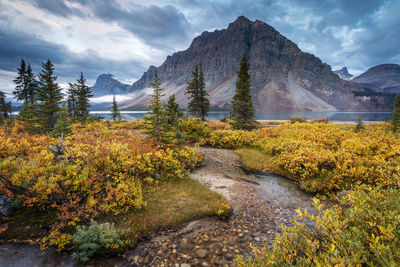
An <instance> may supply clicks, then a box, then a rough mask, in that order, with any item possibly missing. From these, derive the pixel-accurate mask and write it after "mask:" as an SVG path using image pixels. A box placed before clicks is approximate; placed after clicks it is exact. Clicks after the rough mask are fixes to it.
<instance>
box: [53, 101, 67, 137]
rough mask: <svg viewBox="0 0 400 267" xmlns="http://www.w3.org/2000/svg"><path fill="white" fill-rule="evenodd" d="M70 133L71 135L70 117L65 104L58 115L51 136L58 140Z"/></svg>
mask: <svg viewBox="0 0 400 267" xmlns="http://www.w3.org/2000/svg"><path fill="white" fill-rule="evenodd" d="M69 133H71V121H70V119H69V117H68V110H67V108H66V107H65V104H64V105H63V107H62V108H61V110H60V111H59V112H58V114H57V121H56V124H55V125H54V128H53V130H52V131H51V133H50V135H51V136H53V137H55V138H58V137H60V136H61V134H63V136H67V135H68V134H69Z"/></svg>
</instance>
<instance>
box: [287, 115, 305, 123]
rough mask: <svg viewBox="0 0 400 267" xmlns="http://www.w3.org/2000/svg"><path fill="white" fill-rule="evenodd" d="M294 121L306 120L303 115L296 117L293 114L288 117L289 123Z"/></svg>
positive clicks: (301, 121) (302, 121)
mask: <svg viewBox="0 0 400 267" xmlns="http://www.w3.org/2000/svg"><path fill="white" fill-rule="evenodd" d="M296 122H298V123H304V122H307V120H306V119H304V117H303V116H298V117H297V116H293V117H291V118H290V123H296Z"/></svg>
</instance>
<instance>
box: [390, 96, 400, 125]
mask: <svg viewBox="0 0 400 267" xmlns="http://www.w3.org/2000/svg"><path fill="white" fill-rule="evenodd" d="M392 125H393V131H394V132H397V131H398V129H399V128H400V94H398V95H397V96H396V100H395V101H394V105H393V120H392Z"/></svg>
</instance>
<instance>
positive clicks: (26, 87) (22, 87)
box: [13, 59, 37, 104]
mask: <svg viewBox="0 0 400 267" xmlns="http://www.w3.org/2000/svg"><path fill="white" fill-rule="evenodd" d="M17 71H18V76H17V77H16V78H15V79H14V83H15V84H16V86H15V90H14V92H13V93H14V95H16V96H17V100H18V101H24V103H30V104H33V103H34V102H35V96H36V91H37V81H36V78H35V75H33V72H32V68H31V65H28V67H26V64H25V61H24V60H23V59H22V60H21V65H20V67H19V68H17Z"/></svg>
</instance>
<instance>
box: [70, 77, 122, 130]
mask: <svg viewBox="0 0 400 267" xmlns="http://www.w3.org/2000/svg"><path fill="white" fill-rule="evenodd" d="M76 82H77V83H76V88H77V99H76V107H75V108H76V113H77V118H78V119H79V120H80V121H81V122H85V121H86V120H87V118H88V117H89V108H90V104H89V98H90V97H93V92H92V90H91V89H90V88H89V86H87V85H86V79H85V78H84V77H83V73H82V72H81V75H80V77H79V79H78V80H76ZM114 98H115V96H114ZM115 103H116V102H115ZM117 109H118V107H117ZM119 119H121V116H120V115H119Z"/></svg>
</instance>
